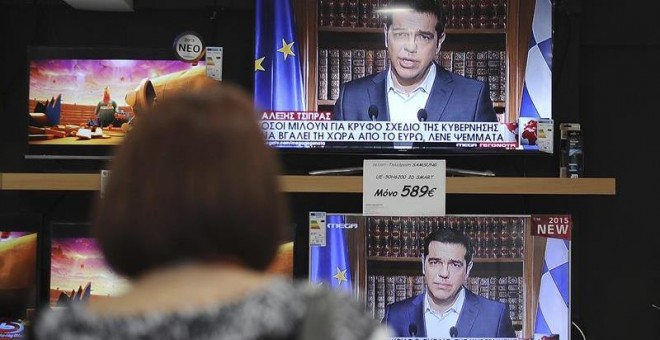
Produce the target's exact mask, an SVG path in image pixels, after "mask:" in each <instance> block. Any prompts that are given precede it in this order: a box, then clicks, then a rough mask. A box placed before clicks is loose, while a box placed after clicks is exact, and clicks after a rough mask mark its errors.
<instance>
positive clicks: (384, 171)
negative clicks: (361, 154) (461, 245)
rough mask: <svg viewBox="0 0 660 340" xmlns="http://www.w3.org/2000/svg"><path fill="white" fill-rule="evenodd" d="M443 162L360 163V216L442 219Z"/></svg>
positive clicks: (383, 161)
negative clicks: (362, 167) (361, 170)
mask: <svg viewBox="0 0 660 340" xmlns="http://www.w3.org/2000/svg"><path fill="white" fill-rule="evenodd" d="M446 176H447V166H446V164H445V161H444V160H410V159H406V160H364V173H363V175H362V192H363V194H362V214H363V215H365V216H444V215H445V194H446Z"/></svg>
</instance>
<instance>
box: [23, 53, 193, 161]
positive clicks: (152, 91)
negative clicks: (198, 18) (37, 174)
mask: <svg viewBox="0 0 660 340" xmlns="http://www.w3.org/2000/svg"><path fill="white" fill-rule="evenodd" d="M28 59H29V60H28V64H29V70H28V76H29V89H28V98H27V106H26V108H27V112H26V121H27V126H26V137H27V140H28V151H27V154H26V158H101V159H104V158H108V157H109V156H110V154H111V149H112V147H113V146H115V145H118V144H120V143H121V141H122V140H123V138H124V136H125V135H126V133H127V132H128V131H129V130H130V128H131V126H132V123H133V122H134V121H135V120H136V119H139V116H140V113H141V112H142V111H144V110H145V109H146V108H147V107H148V106H150V105H152V104H153V103H154V102H156V101H157V100H158V99H159V98H160V99H162V98H165V97H167V96H168V95H169V94H171V93H173V92H175V91H177V90H178V89H181V88H185V87H187V86H189V85H191V84H192V83H194V82H195V81H196V80H198V79H199V78H200V77H206V67H205V63H204V61H200V62H198V63H197V64H191V63H187V62H184V61H181V60H178V59H176V57H175V56H174V52H173V51H172V50H169V49H129V48H126V49H123V48H106V49H103V48H78V47H45V46H35V47H31V48H30V49H29V51H28ZM104 97H107V100H105V99H104ZM113 112H115V113H116V114H114V113H113Z"/></svg>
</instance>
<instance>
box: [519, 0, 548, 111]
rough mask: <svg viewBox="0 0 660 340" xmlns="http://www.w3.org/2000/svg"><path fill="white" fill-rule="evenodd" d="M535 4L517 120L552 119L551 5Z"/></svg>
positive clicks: (543, 1) (544, 1)
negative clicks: (520, 118)
mask: <svg viewBox="0 0 660 340" xmlns="http://www.w3.org/2000/svg"><path fill="white" fill-rule="evenodd" d="M550 1H551V0H536V5H535V7H534V18H533V20H532V35H531V37H530V39H529V51H528V52H527V66H526V68H525V83H524V86H523V93H522V102H521V103H520V116H521V117H532V118H551V117H552V4H551V3H550Z"/></svg>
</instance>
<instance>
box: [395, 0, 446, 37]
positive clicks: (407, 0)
mask: <svg viewBox="0 0 660 340" xmlns="http://www.w3.org/2000/svg"><path fill="white" fill-rule="evenodd" d="M387 8H410V9H412V10H413V11H415V12H420V13H429V14H432V15H433V16H435V17H436V18H437V19H438V23H437V24H436V25H435V32H436V33H437V35H438V38H439V37H440V35H441V34H442V32H444V31H445V13H444V11H443V9H442V4H441V3H440V1H438V0H392V1H390V3H389V4H388V5H387ZM392 15H394V13H392V12H388V13H387V15H386V16H385V24H386V25H387V27H390V25H392Z"/></svg>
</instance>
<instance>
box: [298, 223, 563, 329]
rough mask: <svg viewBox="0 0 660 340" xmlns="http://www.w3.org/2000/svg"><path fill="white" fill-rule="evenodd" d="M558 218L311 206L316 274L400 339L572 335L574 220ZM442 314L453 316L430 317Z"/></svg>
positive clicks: (312, 271)
mask: <svg viewBox="0 0 660 340" xmlns="http://www.w3.org/2000/svg"><path fill="white" fill-rule="evenodd" d="M558 220H559V219H556V220H553V219H552V218H551V217H542V216H535V215H447V216H403V217H402V216H379V217H364V216H361V215H356V214H334V213H324V212H311V213H310V229H309V230H310V237H309V240H310V247H309V280H310V281H311V283H312V284H314V285H323V286H327V287H331V288H332V289H336V290H339V291H343V292H345V293H346V294H351V295H352V296H354V297H355V298H356V299H357V300H358V301H359V302H360V303H361V304H363V305H364V306H365V308H366V309H367V312H368V313H369V314H371V315H372V316H373V317H374V319H376V320H379V321H382V322H384V323H387V325H388V326H390V327H391V328H392V330H393V331H395V333H396V334H395V336H397V337H401V338H408V337H424V338H442V339H445V338H447V339H448V338H451V337H458V338H483V339H486V338H487V339H492V338H524V339H532V338H533V339H541V338H542V337H546V338H545V339H554V338H553V336H555V337H556V336H559V337H558V338H559V339H568V338H570V327H571V324H570V320H571V315H570V313H571V296H570V292H571V290H570V285H571V280H570V263H571V256H570V255H571V241H570V227H569V224H570V218H569V217H561V221H559V223H557V221H558ZM565 221H569V224H566V223H563V222H565ZM439 230H443V232H442V233H439V232H438V231H439ZM550 231H552V232H554V235H552V236H553V237H546V236H548V235H549V233H550ZM559 231H561V232H559ZM433 232H436V233H434V234H432V233H433ZM429 235H433V236H432V237H430V236H429ZM456 235H462V236H456ZM540 235H544V236H540ZM558 236H561V237H558ZM427 237H429V239H431V240H433V241H430V242H429V247H428V248H429V249H428V250H426V251H425V249H426V243H425V239H426V238H427ZM459 237H463V239H468V240H469V244H470V246H469V247H470V249H472V251H471V252H468V251H467V250H466V247H465V246H464V245H463V243H460V242H461V239H460V238H459ZM438 240H439V241H438ZM467 253H471V254H472V256H471V257H470V259H469V260H468V259H467V256H465V254H467ZM454 292H455V294H454ZM426 300H430V301H432V302H433V303H435V304H436V305H434V304H433V303H432V302H430V301H426ZM426 306H429V308H431V309H433V312H427V313H426V314H427V316H424V315H425V313H424V308H425V307H426ZM435 306H437V308H436V307H435ZM442 306H444V311H440V310H442V309H443V307H442ZM452 308H453V310H454V312H455V313H456V314H455V315H454V317H453V319H452V316H451V315H450V314H452V311H451V310H450V309H452ZM445 312H446V315H445V314H443V315H444V316H446V317H448V318H449V319H448V320H453V321H451V322H444V323H442V322H441V323H438V322H435V320H436V319H435V317H433V316H431V315H433V314H434V313H436V315H441V313H445Z"/></svg>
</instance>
